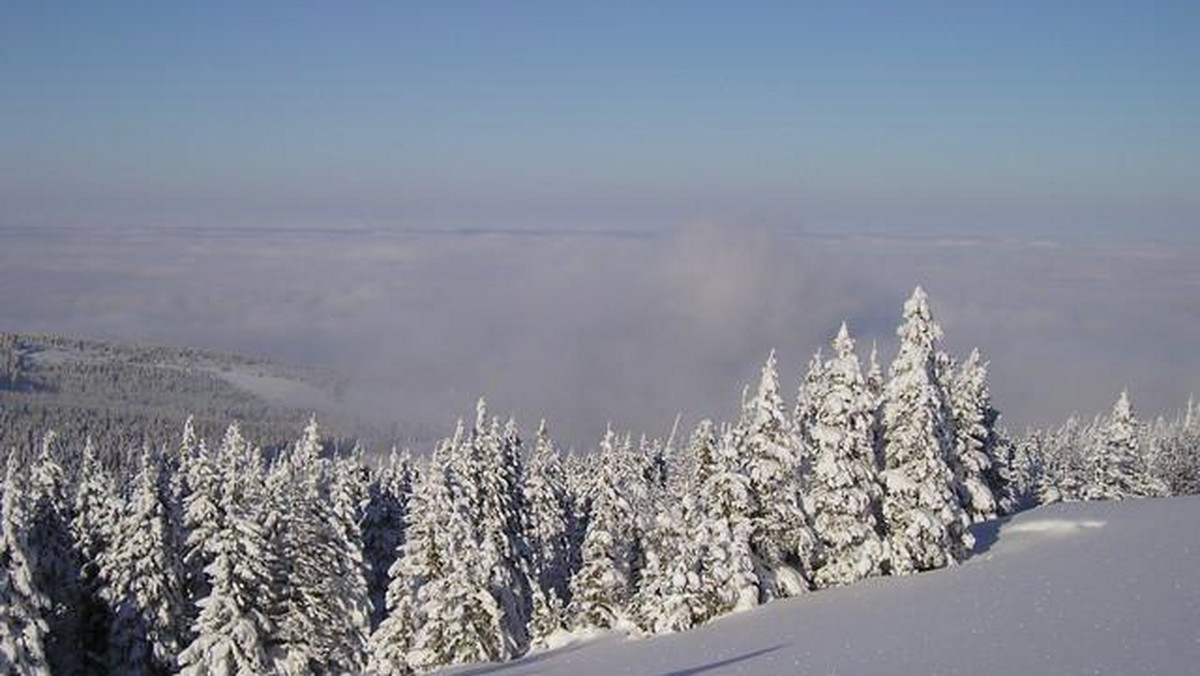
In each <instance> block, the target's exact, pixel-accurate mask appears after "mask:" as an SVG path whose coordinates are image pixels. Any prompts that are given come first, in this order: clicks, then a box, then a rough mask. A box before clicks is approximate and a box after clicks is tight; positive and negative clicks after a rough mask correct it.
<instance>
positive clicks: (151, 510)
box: [100, 449, 188, 674]
mask: <svg viewBox="0 0 1200 676" xmlns="http://www.w3.org/2000/svg"><path fill="white" fill-rule="evenodd" d="M164 484H165V482H164V480H163V466H162V459H161V457H160V456H158V455H157V454H154V453H153V452H151V451H150V450H148V449H147V450H146V451H144V452H143V454H142V460H141V467H140V469H139V470H138V475H137V477H136V478H135V479H134V483H133V488H132V493H131V494H130V495H129V498H128V500H127V502H126V504H125V508H124V510H123V514H122V515H121V518H120V521H119V522H118V523H117V525H116V528H115V529H114V531H113V534H112V543H111V545H110V547H109V548H108V550H106V551H105V552H104V553H103V555H102V556H101V559H100V562H101V564H100V565H101V576H102V578H103V579H104V583H105V587H104V591H103V595H104V597H105V599H106V600H107V601H108V603H109V604H110V606H111V607H112V609H113V622H112V630H111V637H110V640H109V659H110V670H111V671H112V672H115V673H120V674H156V673H162V672H171V671H174V670H175V668H176V657H177V656H178V655H179V651H180V650H181V649H182V648H183V646H184V645H186V643H187V638H188V630H187V627H186V626H185V623H186V621H187V617H188V613H187V609H186V606H185V600H184V589H183V563H182V561H180V559H179V553H178V550H177V549H176V547H175V545H174V544H173V543H172V542H171V541H170V537H171V533H170V523H169V520H168V514H167V512H168V510H169V506H168V499H169V498H168V496H167V495H166V490H165V489H164Z"/></svg>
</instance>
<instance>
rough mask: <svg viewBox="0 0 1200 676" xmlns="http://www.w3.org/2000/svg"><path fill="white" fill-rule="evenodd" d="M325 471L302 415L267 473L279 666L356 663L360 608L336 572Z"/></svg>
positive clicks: (328, 667) (348, 666) (339, 569)
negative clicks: (274, 518) (297, 431)
mask: <svg viewBox="0 0 1200 676" xmlns="http://www.w3.org/2000/svg"><path fill="white" fill-rule="evenodd" d="M327 475H328V463H327V462H326V461H325V460H324V459H322V458H321V439H320V431H319V429H318V427H317V423H316V421H315V420H310V421H309V423H308V425H307V426H306V427H305V429H304V432H303V434H302V435H301V436H300V438H299V439H298V440H297V441H296V443H295V444H294V445H293V446H292V448H291V449H290V452H289V453H288V454H287V456H286V457H284V458H283V459H282V460H280V461H277V463H276V467H275V468H274V469H273V472H272V476H271V477H270V483H271V488H272V492H273V493H274V496H273V498H272V500H273V501H274V502H275V505H274V508H275V509H277V510H279V511H278V520H279V522H278V524H275V525H274V526H272V525H270V524H269V525H268V539H269V540H270V541H272V543H273V544H272V548H273V549H274V550H275V554H276V556H277V558H278V561H279V562H280V569H279V570H277V571H276V572H275V574H274V576H273V577H274V578H275V580H276V584H277V585H279V587H280V588H281V589H282V591H283V593H282V595H281V598H280V602H279V604H278V607H277V608H276V609H274V612H273V615H274V617H273V618H272V619H273V620H274V621H275V623H276V624H277V626H278V634H279V644H278V645H277V646H276V650H277V651H278V658H277V659H278V663H279V664H280V665H281V669H282V670H283V672H284V673H286V674H310V673H343V672H350V673H355V672H358V671H361V670H362V659H363V657H364V655H363V653H362V646H363V645H364V642H365V638H364V637H363V635H362V627H364V626H365V625H366V622H367V609H366V608H364V607H362V604H361V603H360V601H361V599H360V598H359V597H358V595H357V594H356V593H355V589H354V587H353V585H350V584H347V580H346V579H345V576H344V575H342V573H345V572H346V571H345V556H344V554H343V551H342V548H343V540H342V536H341V533H340V532H339V528H338V525H337V519H336V517H335V515H334V513H333V508H332V506H331V504H330V501H329V497H328V488H329V480H328V476H327Z"/></svg>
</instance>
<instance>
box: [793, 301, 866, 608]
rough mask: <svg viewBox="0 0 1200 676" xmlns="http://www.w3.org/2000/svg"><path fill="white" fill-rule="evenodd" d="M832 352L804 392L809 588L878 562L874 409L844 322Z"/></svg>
mask: <svg viewBox="0 0 1200 676" xmlns="http://www.w3.org/2000/svg"><path fill="white" fill-rule="evenodd" d="M833 349H834V357H833V358H832V359H830V360H829V361H828V362H826V363H825V364H824V365H823V367H822V368H821V369H820V373H821V375H820V377H819V378H818V379H817V381H816V382H815V383H814V386H813V387H812V388H811V389H810V391H809V396H810V397H811V399H812V407H813V409H814V413H813V419H812V421H811V427H810V429H809V431H808V435H807V436H808V437H809V439H811V443H812V444H813V446H814V450H815V454H816V462H815V465H814V468H813V480H812V483H811V486H810V489H809V492H808V494H807V496H806V504H807V506H808V511H809V513H810V514H811V515H812V528H813V533H814V535H816V537H817V539H818V540H819V541H820V543H821V547H820V551H821V566H820V568H819V569H818V570H817V572H816V575H815V576H814V579H813V582H814V584H815V585H816V586H817V587H835V586H839V585H845V584H851V583H853V582H857V581H858V580H861V579H863V578H865V577H870V576H872V575H878V574H879V573H880V571H881V570H882V567H883V563H884V558H885V557H884V546H883V541H882V540H881V538H880V537H879V534H878V531H879V524H878V523H877V522H876V515H877V514H878V513H879V511H880V508H881V507H880V500H881V499H882V493H883V491H882V487H881V486H880V483H879V474H878V471H877V470H876V467H875V439H874V436H873V434H874V417H875V415H874V407H873V405H872V400H871V396H870V394H869V393H868V392H867V388H866V382H865V381H864V380H863V375H862V369H861V367H860V366H859V362H858V357H857V356H856V355H855V354H854V342H853V340H851V338H850V334H849V332H848V331H847V329H846V325H845V323H843V324H842V326H841V329H840V330H839V331H838V334H837V337H836V338H834V341H833Z"/></svg>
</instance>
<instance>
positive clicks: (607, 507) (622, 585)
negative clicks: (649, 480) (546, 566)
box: [569, 428, 636, 628]
mask: <svg viewBox="0 0 1200 676" xmlns="http://www.w3.org/2000/svg"><path fill="white" fill-rule="evenodd" d="M618 443H619V442H618V440H617V435H616V434H615V433H614V432H613V431H612V428H609V429H608V430H607V431H606V432H605V434H604V439H603V440H602V441H601V442H600V450H599V451H598V453H599V456H598V460H599V462H598V463H597V466H596V468H595V474H594V475H593V481H594V482H595V483H594V485H593V487H592V489H591V491H590V493H591V516H590V518H589V520H588V526H587V531H586V534H585V536H584V539H583V547H582V556H581V558H582V564H581V567H580V569H579V572H577V573H576V574H575V576H574V577H573V578H572V579H571V604H570V608H569V612H570V614H571V618H572V624H573V626H575V627H597V628H611V627H615V626H617V625H618V624H619V623H621V622H622V621H624V620H626V619H628V616H629V604H630V600H631V598H632V595H633V591H634V589H635V582H634V576H635V574H636V573H635V571H634V566H635V556H636V553H635V545H634V542H633V540H634V537H635V535H634V533H633V528H634V526H633V522H634V518H635V516H634V510H633V507H632V505H631V504H630V501H629V499H628V497H627V495H626V491H627V489H628V485H627V483H626V481H624V480H623V476H624V473H625V472H627V471H628V468H627V465H625V464H624V463H627V462H628V459H627V458H623V457H622V454H621V452H620V451H619V450H618Z"/></svg>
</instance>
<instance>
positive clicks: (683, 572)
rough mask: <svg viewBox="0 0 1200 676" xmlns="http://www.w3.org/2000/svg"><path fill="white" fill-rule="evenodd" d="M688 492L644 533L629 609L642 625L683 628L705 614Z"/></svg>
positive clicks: (647, 628) (656, 630)
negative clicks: (637, 581) (639, 570)
mask: <svg viewBox="0 0 1200 676" xmlns="http://www.w3.org/2000/svg"><path fill="white" fill-rule="evenodd" d="M694 520H695V505H694V504H693V503H692V500H691V498H690V497H688V496H685V497H684V499H683V500H680V501H677V502H674V503H673V504H670V505H666V506H665V508H664V509H663V510H662V511H660V512H658V513H657V514H656V515H655V518H654V523H653V524H652V525H651V527H650V528H649V530H648V531H647V532H646V537H645V545H644V547H645V561H646V563H645V568H644V570H643V571H642V576H641V585H640V587H639V588H638V590H637V594H636V596H635V598H634V604H633V611H634V615H635V618H636V621H637V624H638V626H640V627H641V628H642V629H643V630H644V631H647V632H650V633H654V634H662V633H668V632H675V631H685V630H687V629H691V628H692V627H694V626H696V625H697V624H699V623H700V622H701V621H703V620H704V619H705V613H704V607H703V603H704V599H703V597H702V591H703V590H702V588H701V583H700V554H699V549H698V547H697V542H696V541H695V539H694V533H695V530H696V529H695V527H694Z"/></svg>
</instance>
